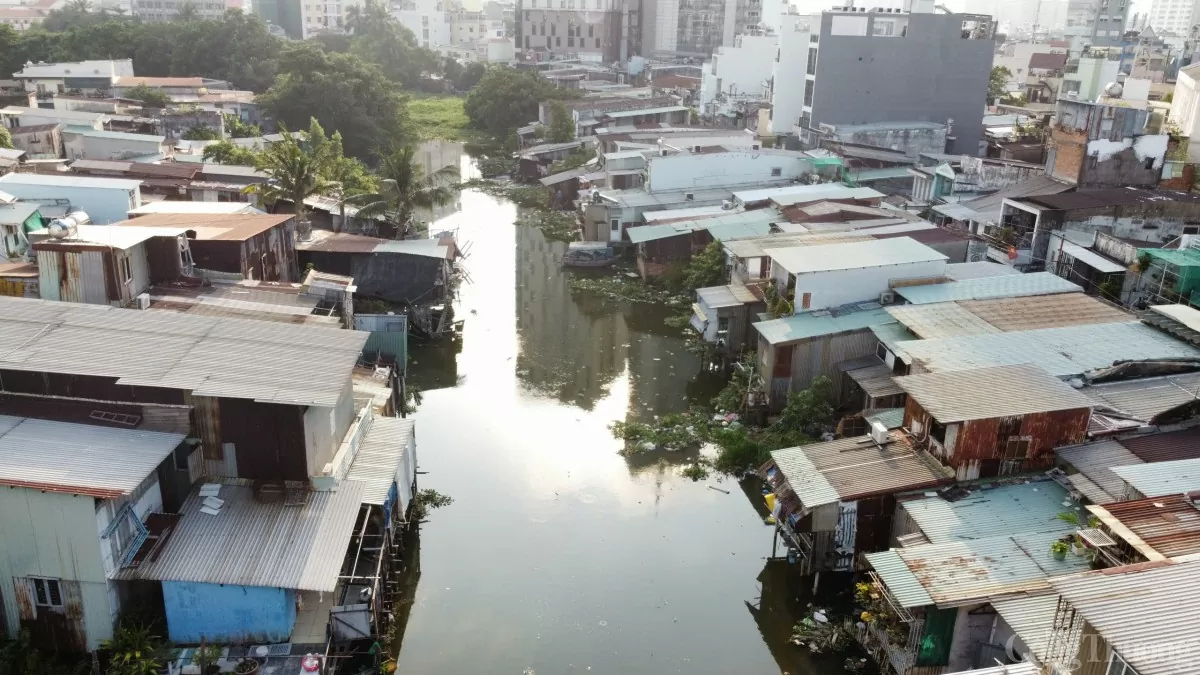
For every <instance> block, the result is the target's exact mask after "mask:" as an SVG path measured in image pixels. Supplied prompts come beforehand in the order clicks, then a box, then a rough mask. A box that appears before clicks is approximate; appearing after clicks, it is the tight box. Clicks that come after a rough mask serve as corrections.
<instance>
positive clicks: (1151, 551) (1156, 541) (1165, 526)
mask: <svg viewBox="0 0 1200 675" xmlns="http://www.w3.org/2000/svg"><path fill="white" fill-rule="evenodd" d="M1087 509H1088V511H1091V512H1092V514H1093V515H1095V516H1096V517H1097V518H1099V519H1100V522H1101V523H1103V524H1104V525H1105V526H1107V527H1108V529H1109V531H1110V532H1112V533H1113V534H1115V535H1116V536H1117V537H1120V538H1121V539H1124V540H1125V541H1126V542H1128V543H1129V545H1130V546H1132V547H1133V548H1134V550H1136V551H1137V552H1139V553H1141V554H1142V555H1143V556H1145V557H1146V559H1147V560H1151V561H1153V560H1165V559H1167V558H1177V557H1179V556H1185V555H1191V554H1193V553H1200V508H1197V507H1196V505H1195V504H1193V503H1192V502H1191V500H1190V499H1188V498H1187V497H1185V496H1184V495H1182V494H1178V495H1164V496H1161V497H1151V498H1149V499H1139V500H1136V501H1132V502H1118V503H1113V504H1108V505H1105V506H1088V507H1087Z"/></svg>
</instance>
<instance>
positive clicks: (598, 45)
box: [596, 38, 600, 49]
mask: <svg viewBox="0 0 1200 675" xmlns="http://www.w3.org/2000/svg"><path fill="white" fill-rule="evenodd" d="M599 48H600V38H596V49H599Z"/></svg>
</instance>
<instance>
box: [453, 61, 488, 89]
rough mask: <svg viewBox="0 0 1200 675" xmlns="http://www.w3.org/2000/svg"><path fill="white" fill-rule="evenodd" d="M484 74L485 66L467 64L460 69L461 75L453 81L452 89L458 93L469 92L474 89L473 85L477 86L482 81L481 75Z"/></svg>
mask: <svg viewBox="0 0 1200 675" xmlns="http://www.w3.org/2000/svg"><path fill="white" fill-rule="evenodd" d="M486 72H487V66H485V65H483V64H482V63H479V62H475V63H468V64H467V65H466V66H465V67H464V68H463V69H462V73H461V74H460V75H459V76H458V78H457V79H455V80H454V88H455V89H457V90H459V91H470V90H472V89H474V88H475V85H477V84H479V81H480V80H482V79H483V75H484V73H486Z"/></svg>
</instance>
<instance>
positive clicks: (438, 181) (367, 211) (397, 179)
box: [344, 146, 459, 239]
mask: <svg viewBox="0 0 1200 675" xmlns="http://www.w3.org/2000/svg"><path fill="white" fill-rule="evenodd" d="M378 174H379V189H378V191H376V192H371V193H367V194H362V195H357V196H352V197H348V198H345V199H344V202H345V203H347V204H350V205H352V206H357V207H358V209H359V211H358V215H359V216H360V217H364V218H374V217H379V216H382V217H383V219H384V220H385V221H386V222H387V224H388V225H389V226H390V229H392V230H393V231H394V233H395V237H396V238H397V239H403V238H405V237H407V236H409V235H410V234H412V232H413V229H414V225H415V223H414V222H413V221H414V214H415V213H416V211H417V210H418V209H432V208H434V207H436V206H442V205H444V204H449V203H450V202H452V201H453V200H454V198H455V196H456V195H457V194H458V187H457V185H456V182H457V180H458V175H459V174H458V167H455V166H447V167H443V168H441V169H438V170H437V171H434V172H433V173H430V174H426V173H425V169H424V168H423V167H422V166H421V165H420V164H419V163H417V161H416V157H415V151H414V150H413V148H412V146H403V147H397V148H393V149H392V151H391V152H389V153H388V154H387V155H386V156H384V157H383V158H382V159H381V160H380V162H379V169H378Z"/></svg>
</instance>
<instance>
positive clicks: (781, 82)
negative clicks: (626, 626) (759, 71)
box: [771, 14, 821, 134]
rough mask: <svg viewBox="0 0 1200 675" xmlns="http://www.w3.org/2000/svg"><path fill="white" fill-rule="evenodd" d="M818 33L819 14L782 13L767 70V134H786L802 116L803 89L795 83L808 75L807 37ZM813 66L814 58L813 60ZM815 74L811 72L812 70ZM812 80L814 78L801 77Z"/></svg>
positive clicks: (819, 24)
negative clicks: (768, 76)
mask: <svg viewBox="0 0 1200 675" xmlns="http://www.w3.org/2000/svg"><path fill="white" fill-rule="evenodd" d="M814 26H815V27H816V30H817V32H818V33H820V30H821V17H820V15H816V16H811V15H807V14H784V15H783V16H782V21H781V24H780V28H779V51H778V52H777V55H776V57H775V62H774V63H773V64H772V71H771V76H772V77H771V133H773V134H787V133H790V132H791V131H792V127H793V126H795V125H796V124H797V123H798V121H799V120H800V116H801V115H803V114H804V91H805V87H804V86H802V85H800V84H799V82H798V76H799V74H800V73H806V72H808V70H809V68H808V60H809V53H808V48H809V42H810V38H809V36H810V35H811V34H812V28H813V27H814ZM813 61H814V64H813V65H814V66H815V61H816V58H815V56H814V57H813ZM813 72H814V73H815V70H814V71H813ZM804 77H805V78H812V77H815V75H805V76H804Z"/></svg>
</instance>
